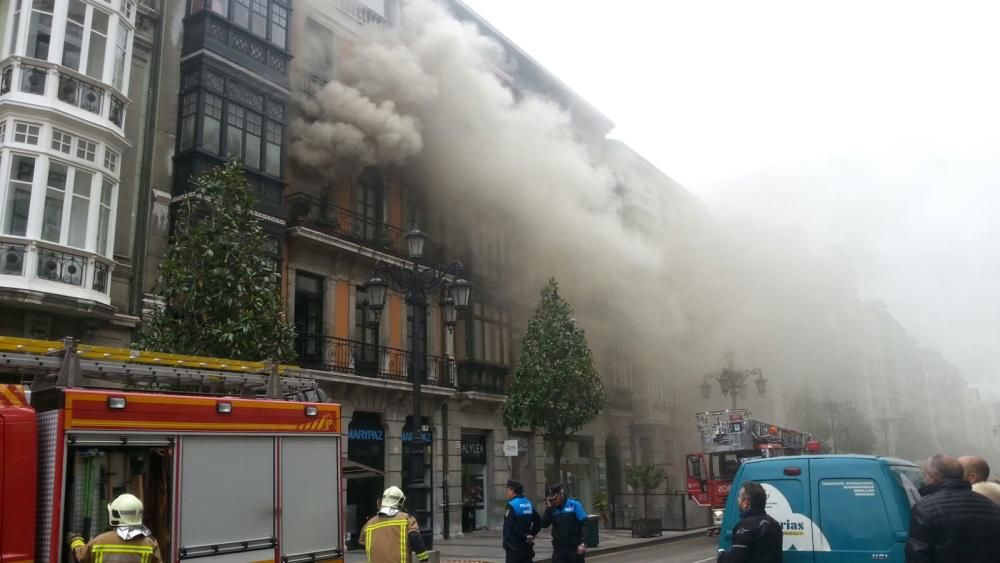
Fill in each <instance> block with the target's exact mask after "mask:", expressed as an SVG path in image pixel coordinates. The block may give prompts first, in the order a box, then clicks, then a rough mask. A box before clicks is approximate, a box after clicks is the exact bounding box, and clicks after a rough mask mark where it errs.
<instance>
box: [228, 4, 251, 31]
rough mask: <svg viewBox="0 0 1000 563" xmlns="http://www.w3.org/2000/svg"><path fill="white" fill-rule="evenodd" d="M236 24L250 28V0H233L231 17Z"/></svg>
mask: <svg viewBox="0 0 1000 563" xmlns="http://www.w3.org/2000/svg"><path fill="white" fill-rule="evenodd" d="M232 20H233V22H234V23H236V25H239V26H242V27H245V28H247V29H249V28H250V0H233V17H232Z"/></svg>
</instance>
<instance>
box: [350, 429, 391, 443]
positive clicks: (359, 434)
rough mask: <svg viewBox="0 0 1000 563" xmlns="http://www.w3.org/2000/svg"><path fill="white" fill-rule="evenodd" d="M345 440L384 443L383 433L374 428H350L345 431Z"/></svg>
mask: <svg viewBox="0 0 1000 563" xmlns="http://www.w3.org/2000/svg"><path fill="white" fill-rule="evenodd" d="M347 439H348V440H360V441H363V442H384V441H385V433H384V432H383V431H382V430H378V429H375V428H351V429H349V430H348V431H347Z"/></svg>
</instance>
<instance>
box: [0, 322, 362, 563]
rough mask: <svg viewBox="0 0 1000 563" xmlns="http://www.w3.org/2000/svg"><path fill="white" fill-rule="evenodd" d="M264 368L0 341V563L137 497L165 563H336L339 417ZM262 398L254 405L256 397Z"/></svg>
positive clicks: (62, 555) (54, 557) (43, 556)
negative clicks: (117, 501)
mask: <svg viewBox="0 0 1000 563" xmlns="http://www.w3.org/2000/svg"><path fill="white" fill-rule="evenodd" d="M289 371H290V368H283V367H281V366H275V365H265V364H263V363H253V362H238V361H226V360H218V359H211V358H196V357H191V356H176V355H169V354H155V353H149V352H134V351H129V350H121V349H112V348H101V347H95V346H82V345H78V344H77V343H76V342H75V341H73V340H71V339H67V340H66V341H64V342H63V343H60V342H49V341H37V340H26V339H16V338H9V337H0V377H2V378H3V379H0V382H2V381H4V380H5V381H8V382H10V381H11V380H16V379H17V378H22V379H23V381H25V382H27V381H28V380H29V379H30V380H31V381H32V384H31V387H30V388H28V387H27V386H25V385H20V384H13V383H0V561H2V562H8V561H9V562H24V561H36V562H39V563H72V562H73V555H72V553H71V552H70V550H69V549H68V546H66V544H65V538H66V535H67V533H69V532H76V533H80V534H82V535H83V536H84V538H85V539H88V540H89V539H90V538H92V537H94V536H96V535H98V534H100V533H102V532H104V531H106V530H108V529H109V527H108V511H107V509H106V507H107V504H108V503H109V502H111V500H113V499H114V498H115V497H117V496H118V495H120V494H123V493H131V494H133V495H135V496H137V497H139V499H140V500H142V502H143V504H144V516H145V524H146V526H147V527H149V528H150V530H151V531H152V532H153V536H154V537H155V538H156V540H157V542H158V543H159V545H160V550H161V553H162V556H163V559H164V560H165V561H182V560H186V559H198V561H199V562H202V561H204V562H205V563H230V562H233V563H235V562H245V561H261V562H263V561H268V562H276V561H281V562H283V563H297V562H302V561H329V562H342V561H343V553H344V545H343V537H344V535H343V527H342V525H341V514H342V499H341V496H340V495H341V474H342V468H341V448H342V442H341V440H342V435H341V417H340V406H339V405H337V404H333V403H329V402H325V401H324V397H323V395H322V393H321V392H320V391H319V389H318V388H317V387H316V384H315V382H314V381H310V380H308V379H307V378H299V377H295V376H294V375H292V374H291V373H289ZM258 395H260V396H261V398H257V396H258Z"/></svg>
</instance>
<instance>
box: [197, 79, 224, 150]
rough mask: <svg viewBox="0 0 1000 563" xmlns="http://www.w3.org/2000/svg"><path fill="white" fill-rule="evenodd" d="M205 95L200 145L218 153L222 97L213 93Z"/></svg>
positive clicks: (220, 133) (220, 134)
mask: <svg viewBox="0 0 1000 563" xmlns="http://www.w3.org/2000/svg"><path fill="white" fill-rule="evenodd" d="M204 96H205V114H204V116H205V117H204V119H205V122H204V124H203V126H202V130H201V145H202V147H203V148H204V149H205V150H208V151H212V152H214V153H215V154H219V152H220V150H219V144H220V142H221V136H222V110H223V106H222V98H220V97H219V96H216V95H215V94H207V93H206V94H204Z"/></svg>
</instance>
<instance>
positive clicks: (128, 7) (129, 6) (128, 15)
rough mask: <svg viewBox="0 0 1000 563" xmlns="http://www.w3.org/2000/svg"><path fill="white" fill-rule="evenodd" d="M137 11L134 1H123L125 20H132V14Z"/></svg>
mask: <svg viewBox="0 0 1000 563" xmlns="http://www.w3.org/2000/svg"><path fill="white" fill-rule="evenodd" d="M134 10H135V2H133V1H132V0H122V14H123V15H124V16H125V19H127V20H130V19H132V12H133V11H134Z"/></svg>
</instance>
